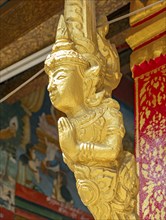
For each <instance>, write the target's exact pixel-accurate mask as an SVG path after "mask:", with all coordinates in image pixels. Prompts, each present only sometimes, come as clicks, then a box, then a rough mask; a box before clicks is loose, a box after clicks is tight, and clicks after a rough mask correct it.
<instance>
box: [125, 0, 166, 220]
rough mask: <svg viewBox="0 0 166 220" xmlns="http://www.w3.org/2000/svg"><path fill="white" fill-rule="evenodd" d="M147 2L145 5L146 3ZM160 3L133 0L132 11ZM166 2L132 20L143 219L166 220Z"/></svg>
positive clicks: (136, 142) (138, 161)
mask: <svg viewBox="0 0 166 220" xmlns="http://www.w3.org/2000/svg"><path fill="white" fill-rule="evenodd" d="M143 2H144V4H143ZM155 2H157V0H156V1H154V0H153V1H152V0H149V1H140V0H131V11H135V10H137V9H139V8H142V7H145V6H147V5H150V4H153V3H155ZM165 7H166V1H163V2H159V4H156V5H154V6H153V7H151V8H149V9H146V10H144V11H142V12H140V13H138V14H137V15H134V16H132V17H131V18H130V24H131V31H130V34H129V36H128V38H127V40H126V41H127V43H128V44H129V45H130V47H131V48H132V50H133V53H132V55H131V61H130V63H131V70H132V73H133V78H134V82H135V149H136V151H135V152H136V159H137V166H138V172H139V180H140V191H139V203H138V205H139V209H138V210H139V215H140V219H145V220H149V219H156V220H158V219H161V220H162V219H166V214H165V211H164V209H165V208H164V196H165V187H164V185H165V182H166V178H165V175H164V170H165V169H166V160H165V147H166V36H165V34H166V16H165V9H166V8H165Z"/></svg>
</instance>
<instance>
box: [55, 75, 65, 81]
mask: <svg viewBox="0 0 166 220" xmlns="http://www.w3.org/2000/svg"><path fill="white" fill-rule="evenodd" d="M65 78H66V76H65V75H60V76H57V77H56V79H57V80H61V79H65Z"/></svg>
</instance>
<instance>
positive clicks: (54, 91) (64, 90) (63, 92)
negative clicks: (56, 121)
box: [48, 64, 84, 113]
mask: <svg viewBox="0 0 166 220" xmlns="http://www.w3.org/2000/svg"><path fill="white" fill-rule="evenodd" d="M79 71H80V70H79V68H78V66H77V65H74V64H70V65H67V64H61V65H59V66H57V68H56V70H55V71H53V72H52V73H51V74H50V75H49V85H48V91H49V95H50V99H51V102H52V104H53V105H54V107H56V108H57V109H59V110H60V111H63V112H65V113H67V110H68V108H72V107H74V108H75V107H77V106H79V105H82V103H83V102H84V100H83V79H82V77H81V76H80V74H79Z"/></svg>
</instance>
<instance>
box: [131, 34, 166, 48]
mask: <svg viewBox="0 0 166 220" xmlns="http://www.w3.org/2000/svg"><path fill="white" fill-rule="evenodd" d="M165 35H166V31H164V32H163V33H160V34H158V35H157V36H155V37H153V38H152V39H150V40H148V41H146V42H145V43H143V44H141V45H139V46H138V47H136V48H135V49H134V51H136V50H138V49H140V48H142V47H144V46H146V45H148V44H150V43H151V42H153V41H155V40H157V39H159V38H161V37H163V36H165Z"/></svg>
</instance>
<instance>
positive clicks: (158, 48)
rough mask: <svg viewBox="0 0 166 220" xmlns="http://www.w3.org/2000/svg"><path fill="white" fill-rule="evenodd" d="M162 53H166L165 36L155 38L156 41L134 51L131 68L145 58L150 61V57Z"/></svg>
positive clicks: (152, 57)
mask: <svg viewBox="0 0 166 220" xmlns="http://www.w3.org/2000/svg"><path fill="white" fill-rule="evenodd" d="M161 54H166V42H165V36H163V37H161V38H159V39H157V40H155V42H153V41H152V42H151V43H149V44H148V45H146V46H144V47H142V48H140V49H138V50H136V51H133V53H132V54H131V59H130V60H131V61H130V66H131V69H133V67H134V65H138V64H141V63H142V62H144V61H145V60H146V61H147V62H148V61H149V60H150V59H154V58H156V57H159V56H160V55H161ZM133 74H134V73H133Z"/></svg>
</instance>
